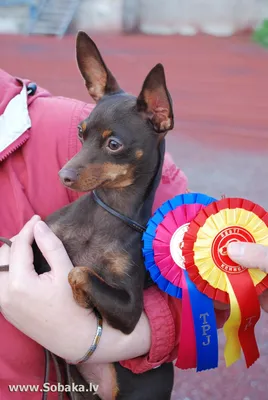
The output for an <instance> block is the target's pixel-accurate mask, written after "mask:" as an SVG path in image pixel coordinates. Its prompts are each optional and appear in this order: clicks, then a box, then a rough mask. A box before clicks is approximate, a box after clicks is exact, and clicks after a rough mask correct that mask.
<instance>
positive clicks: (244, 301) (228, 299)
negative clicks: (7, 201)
mask: <svg viewBox="0 0 268 400" xmlns="http://www.w3.org/2000/svg"><path fill="white" fill-rule="evenodd" d="M233 241H240V242H252V243H259V244H263V245H267V246H268V213H267V211H266V210H264V209H263V208H262V207H260V206H259V205H257V204H254V203H252V202H251V201H249V200H244V199H239V198H225V199H222V200H220V201H217V202H214V203H212V204H210V205H208V206H207V207H206V208H204V209H203V210H201V211H200V212H199V214H198V215H197V217H196V218H195V219H194V220H193V221H192V222H191V223H190V225H189V228H188V231H187V232H186V233H185V235H184V247H183V249H182V253H183V256H184V259H185V267H186V270H187V272H188V274H189V277H190V279H191V280H192V282H193V283H194V284H195V285H196V287H197V288H198V289H199V290H200V291H201V292H203V293H204V294H206V295H207V296H208V297H210V298H212V299H213V300H218V301H220V302H223V303H227V304H230V316H229V319H228V320H227V322H226V323H225V325H224V332H225V335H226V347H225V360H226V365H227V366H229V365H231V364H232V363H234V362H235V361H237V360H238V359H239V358H240V355H241V348H242V350H243V352H244V356H245V359H246V364H247V366H248V367H249V366H250V365H252V364H253V363H254V362H255V361H256V360H257V359H258V357H259V351H258V346H257V343H256V339H255V335H254V327H255V325H256V323H257V321H258V320H259V317H260V305H259V300H258V295H260V294H261V293H262V292H263V291H264V290H265V289H267V288H268V276H267V274H265V273H264V272H262V271H261V270H259V269H245V268H243V267H241V266H240V265H237V264H236V263H234V262H233V261H232V260H231V259H230V258H229V257H228V254H227V246H228V244H229V243H231V242H233Z"/></svg>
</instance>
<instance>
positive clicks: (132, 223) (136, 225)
mask: <svg viewBox="0 0 268 400" xmlns="http://www.w3.org/2000/svg"><path fill="white" fill-rule="evenodd" d="M92 197H93V199H94V200H95V202H96V203H97V204H98V205H99V206H101V207H102V208H104V210H106V211H108V212H109V213H110V214H112V215H114V216H115V217H117V218H119V219H121V221H123V222H124V223H125V224H127V225H128V226H130V228H132V229H134V230H135V231H137V232H139V233H143V232H145V231H146V228H145V227H144V226H142V225H140V224H139V223H138V222H135V221H133V220H132V219H130V218H128V217H126V216H125V215H123V214H120V213H119V212H118V211H116V210H114V209H113V208H112V207H110V206H108V205H107V204H106V203H104V201H102V200H101V199H100V198H99V196H98V195H97V193H96V192H95V190H93V192H92Z"/></svg>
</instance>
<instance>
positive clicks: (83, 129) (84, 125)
mask: <svg viewBox="0 0 268 400" xmlns="http://www.w3.org/2000/svg"><path fill="white" fill-rule="evenodd" d="M81 128H82V131H83V132H84V131H85V130H86V128H87V124H86V123H85V122H83V123H82V125H81Z"/></svg>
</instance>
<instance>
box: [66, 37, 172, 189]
mask: <svg viewBox="0 0 268 400" xmlns="http://www.w3.org/2000/svg"><path fill="white" fill-rule="evenodd" d="M76 52H77V63H78V67H79V69H80V72H81V74H82V76H83V78H84V80H85V84H86V87H87V90H88V92H89V94H90V96H91V97H92V98H93V99H94V101H95V102H96V106H95V108H94V109H93V111H92V112H91V114H90V116H89V117H88V118H87V119H85V120H84V121H81V123H80V124H79V126H78V137H79V139H80V141H81V143H82V148H81V150H80V151H79V152H78V153H77V154H76V155H75V156H74V157H73V158H72V159H71V160H70V161H69V162H68V163H67V164H66V165H65V166H64V167H63V168H62V169H61V171H60V172H59V175H60V178H61V181H62V183H63V184H64V185H65V186H67V187H69V188H70V189H73V190H77V191H79V192H86V191H91V190H93V189H96V188H97V187H106V188H115V189H116V188H123V187H127V186H129V185H132V184H133V183H134V182H135V180H136V178H137V177H138V176H139V175H141V174H151V175H153V173H154V171H153V170H152V168H153V166H155V165H156V162H157V158H158V146H159V143H160V141H161V140H162V139H163V138H164V136H165V134H166V133H167V131H169V130H171V129H172V128H173V124H174V121H173V112H172V106H171V100H170V95H169V92H168V90H167V87H166V80H165V74H164V69H163V66H162V65H161V64H157V65H156V66H155V67H154V68H153V69H152V70H151V71H150V72H149V74H148V75H147V77H146V79H145V81H144V83H143V86H142V89H141V92H140V94H139V96H138V98H136V97H134V96H132V95H129V94H127V93H125V92H124V91H123V90H122V89H121V88H120V86H119V85H118V83H117V81H116V79H115V78H114V76H113V75H112V73H111V72H110V71H109V69H108V68H107V67H106V65H105V63H104V61H103V59H102V57H101V55H100V53H99V51H98V49H97V47H96V45H95V43H94V42H93V41H92V40H91V39H90V38H89V37H88V35H87V34H86V33H84V32H79V33H78V36H77V42H76Z"/></svg>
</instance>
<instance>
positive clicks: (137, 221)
mask: <svg viewBox="0 0 268 400" xmlns="http://www.w3.org/2000/svg"><path fill="white" fill-rule="evenodd" d="M76 46H77V47H76V51H77V62H78V67H79V69H80V72H81V74H82V76H83V78H84V80H85V84H86V87H87V90H88V92H89V94H90V96H91V97H92V98H93V99H94V101H95V102H96V106H95V108H94V109H93V111H92V113H91V114H90V116H89V117H88V118H87V119H85V120H84V121H81V123H80V125H79V126H78V136H79V139H80V141H81V143H82V147H81V150H80V151H79V152H78V153H77V154H76V155H75V156H74V157H73V158H72V159H71V160H70V161H69V162H68V163H67V164H66V165H65V166H64V167H63V168H62V169H61V171H60V172H59V176H60V179H61V181H62V183H63V184H64V185H65V186H66V187H68V188H70V189H72V190H76V191H78V192H90V193H86V194H85V195H84V196H82V197H80V198H79V200H77V201H76V202H74V203H72V204H70V205H68V206H66V207H64V208H63V209H60V210H59V211H57V212H55V213H54V214H52V215H50V216H49V217H48V218H47V219H46V222H47V224H48V225H49V226H50V227H51V229H52V230H53V231H54V233H55V234H56V235H57V236H58V237H59V238H60V239H61V241H62V242H63V244H64V246H65V248H66V250H67V252H68V254H69V256H70V258H71V260H72V263H73V265H74V266H75V268H74V269H73V270H72V271H71V272H70V274H69V282H70V284H71V287H72V290H73V295H74V298H75V300H76V301H77V302H78V303H79V304H80V305H81V306H82V307H87V308H89V307H94V308H96V309H97V310H98V311H99V313H100V314H101V315H102V316H103V318H104V319H105V320H106V321H107V323H108V324H110V325H111V326H112V327H113V328H115V329H119V330H121V331H122V332H123V333H125V334H129V333H131V332H132V331H133V330H134V328H135V326H136V324H137V322H138V321H139V318H140V316H141V312H142V309H143V290H144V288H145V287H146V284H147V283H148V282H147V279H146V273H145V267H144V261H143V256H142V231H143V230H142V227H143V226H146V223H147V222H148V220H149V218H150V217H151V213H152V205H153V201H154V195H155V191H156V189H157V186H158V184H159V181H160V177H161V171H162V164H163V158H164V149H165V135H166V133H167V132H168V131H169V130H171V129H172V128H173V124H174V122H173V112H172V105H171V98H170V95H169V92H168V90H167V87H166V81H165V74H164V69H163V66H162V65H161V64H158V65H156V66H155V67H154V68H153V69H152V70H151V71H150V72H149V74H148V75H147V77H146V79H145V81H144V83H143V87H142V89H141V92H140V94H139V96H138V97H137V98H136V97H134V96H132V95H130V94H127V93H125V92H124V91H123V90H122V89H121V88H120V86H119V84H118V83H117V81H116V80H115V78H114V76H113V75H112V74H111V72H110V71H109V69H108V68H107V67H106V65H105V63H104V61H103V59H102V57H101V55H100V53H99V51H98V49H97V47H96V45H95V44H94V42H93V41H92V40H91V39H90V38H89V37H88V35H87V34H86V33H84V32H79V33H78V36H77V43H76ZM37 259H38V257H37V258H35V260H37ZM37 264H38V265H37ZM35 267H36V269H37V271H38V273H42V272H44V271H46V270H47V267H48V266H47V265H46V264H45V262H44V260H42V259H40V257H39V262H38V263H37V262H35ZM114 368H115V370H114V371H116V374H114V375H115V376H116V379H115V381H114V387H113V388H112V389H113V390H112V393H113V394H111V397H110V398H111V399H126V400H168V399H170V396H171V391H172V386H173V366H172V364H171V363H170V364H163V365H162V366H160V367H159V368H157V369H153V370H151V371H149V372H147V373H144V374H140V375H135V374H132V373H131V372H130V371H129V370H126V369H124V368H122V367H121V366H120V365H119V364H118V363H115V364H114ZM72 371H73V372H74V368H73V367H72ZM74 375H75V374H74ZM75 379H76V378H74V380H75ZM108 397H109V396H108ZM83 398H90V395H89V394H87V396H86V395H85V394H84V396H83ZM92 398H94V399H96V398H97V396H94V397H92ZM104 400H105V398H104Z"/></svg>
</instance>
